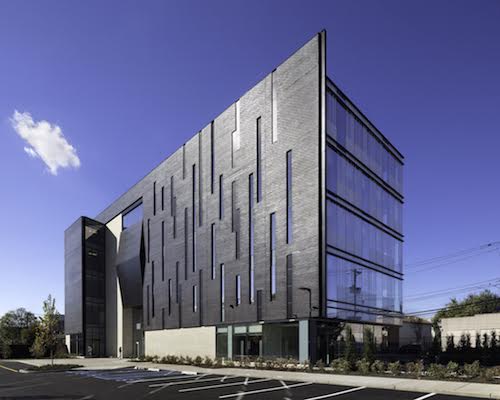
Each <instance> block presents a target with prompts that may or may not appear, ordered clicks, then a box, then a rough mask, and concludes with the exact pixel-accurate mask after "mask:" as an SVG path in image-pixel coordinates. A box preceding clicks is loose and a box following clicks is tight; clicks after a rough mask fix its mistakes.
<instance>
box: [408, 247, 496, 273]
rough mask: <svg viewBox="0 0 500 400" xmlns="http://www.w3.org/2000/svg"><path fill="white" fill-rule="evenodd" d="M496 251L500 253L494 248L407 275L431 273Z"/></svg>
mask: <svg viewBox="0 0 500 400" xmlns="http://www.w3.org/2000/svg"><path fill="white" fill-rule="evenodd" d="M495 251H498V248H493V249H489V250H483V251H481V252H479V253H476V254H470V255H467V256H463V257H461V258H458V259H455V260H449V261H446V262H443V263H441V264H437V265H431V266H429V267H424V268H421V269H418V270H415V271H410V272H408V273H407V274H408V275H412V274H416V273H419V272H425V271H430V270H433V269H437V268H442V267H446V266H448V265H451V264H456V263H458V262H461V261H465V260H469V259H471V258H474V257H477V256H481V255H484V254H488V253H492V252H495Z"/></svg>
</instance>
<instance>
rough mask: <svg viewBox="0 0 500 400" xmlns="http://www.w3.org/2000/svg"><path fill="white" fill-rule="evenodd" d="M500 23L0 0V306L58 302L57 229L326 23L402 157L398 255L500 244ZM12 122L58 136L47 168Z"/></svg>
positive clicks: (445, 14) (411, 285)
mask: <svg viewBox="0 0 500 400" xmlns="http://www.w3.org/2000/svg"><path fill="white" fill-rule="evenodd" d="M499 20H500V2H498V1H493V0H491V1H488V0H483V1H481V2H477V1H472V0H471V1H459V0H453V1H444V0H439V1H413V2H411V1H405V2H401V1H385V0H384V1H372V0H367V1H290V0H287V1H277V0H275V1H269V0H266V1H263V0H254V1H246V2H243V1H229V0H228V1H210V2H208V1H196V2H194V1H185V0H183V1H176V2H174V1H144V2H139V1H115V2H111V1H108V2H101V1H86V2H61V1H36V2H28V1H2V3H1V5H0V94H1V95H0V167H1V168H0V182H1V186H0V187H1V189H0V190H1V194H2V196H1V202H0V204H1V207H0V216H1V219H2V226H3V228H2V229H1V230H0V250H1V251H0V252H1V257H0V314H2V313H3V312H5V311H7V310H9V309H13V308H16V307H19V306H24V307H27V308H29V309H31V310H33V311H35V312H40V310H41V302H42V300H43V299H44V298H45V297H46V296H47V295H48V294H49V293H52V294H53V295H54V296H55V297H56V299H57V301H58V305H59V308H60V309H61V310H62V309H63V307H64V257H63V255H64V242H63V238H64V236H63V232H64V229H65V228H66V227H68V226H69V225H70V224H71V222H72V221H73V220H75V219H76V218H77V217H78V216H79V215H87V216H91V217H92V216H95V215H96V214H97V213H98V212H99V211H101V210H102V209H103V208H104V206H106V205H107V204H109V203H110V202H111V201H113V200H114V199H115V198H116V197H117V196H118V195H120V194H121V193H123V192H124V191H125V190H127V189H128V188H129V187H130V186H131V185H132V184H134V183H135V182H136V181H138V180H139V179H140V178H141V177H142V176H144V175H145V174H146V173H147V172H148V171H149V170H151V169H152V168H153V167H154V166H155V165H157V164H158V163H159V162H160V161H161V160H163V159H164V158H165V157H166V156H167V155H169V154H170V153H171V152H172V151H173V150H175V149H176V148H177V147H178V146H180V145H181V144H182V143H183V142H185V141H186V140H187V139H188V138H189V137H191V136H192V135H193V134H194V133H195V132H196V131H198V130H199V129H200V128H201V127H203V126H204V125H206V124H207V123H208V122H209V121H210V120H211V119H213V118H214V117H215V116H216V115H217V114H219V113H220V112H221V111H222V110H223V109H224V108H226V107H227V106H228V105H229V104H230V103H231V102H233V101H234V100H235V99H237V98H238V97H239V96H240V95H241V94H242V93H243V92H244V91H246V90H247V89H249V88H250V87H251V86H253V84H255V83H256V82H257V81H259V80H260V79H261V78H263V77H264V76H265V75H266V74H267V73H269V72H270V71H271V70H272V69H273V68H274V67H275V66H276V65H278V64H279V63H280V62H281V61H283V60H284V59H285V58H286V57H287V56H288V55H289V54H291V53H292V52H293V51H294V50H295V49H297V48H298V47H299V46H300V45H302V44H303V43H304V42H305V41H306V40H308V39H309V38H310V37H311V36H312V35H313V34H314V33H316V32H318V31H320V30H321V29H323V28H324V29H326V30H327V33H328V73H329V76H330V77H331V78H332V79H333V80H334V81H335V82H336V83H337V84H338V85H339V86H340V87H341V88H342V89H343V90H344V91H345V92H346V93H347V94H348V95H349V96H350V97H351V98H352V100H353V101H354V102H355V103H356V104H357V105H358V106H359V107H360V108H361V109H362V110H363V111H364V113H365V114H366V115H367V116H368V117H369V118H370V119H371V120H372V121H373V122H374V123H375V125H377V127H378V128H379V129H380V130H381V131H382V132H384V134H385V135H386V136H387V137H388V138H389V139H390V140H391V141H392V142H393V143H394V144H395V145H396V146H397V147H398V148H399V149H400V150H401V151H402V153H403V154H404V155H405V156H406V170H405V197H406V205H405V212H404V230H405V235H406V243H405V255H404V256H405V261H406V262H408V263H411V262H414V261H418V260H421V259H426V258H429V257H434V256H440V255H443V254H447V253H451V252H454V251H456V250H460V249H464V248H470V247H475V246H478V245H481V244H483V243H487V242H491V241H496V240H500V229H499V227H500V213H499V207H498V205H499V204H500V185H499V179H498V171H499V170H500V157H499V156H498V152H499V148H500V128H499V127H500V109H499V106H500V75H499V71H500V24H499V23H498V21H499ZM15 110H17V111H18V112H19V114H18V115H17V117H16V118H14V112H15ZM26 113H29V114H30V115H31V117H30V115H29V114H26ZM13 118H14V119H15V120H16V121H17V122H16V123H18V124H21V125H20V128H19V130H20V131H22V130H23V127H24V128H26V127H30V126H31V127H35V128H36V129H40V130H42V131H43V132H45V133H47V134H49V133H52V134H53V133H54V130H56V129H57V126H58V127H60V129H61V135H59V136H58V135H57V132H56V135H51V137H53V138H54V137H56V143H55V144H56V147H57V148H58V149H59V150H58V152H56V154H53V153H50V152H46V153H43V157H42V158H44V159H46V160H50V162H51V163H52V164H50V165H49V166H47V165H45V164H44V162H43V160H42V158H41V157H40V156H38V157H32V155H33V152H32V151H30V149H29V148H30V146H29V145H28V144H27V143H26V141H25V140H23V139H22V138H21V137H20V136H19V135H18V134H16V131H15V130H14V129H13V127H12V124H13V121H12V120H13ZM30 118H32V119H33V121H31V119H30ZM41 120H44V121H48V123H47V124H45V125H43V124H42V125H36V124H37V122H38V121H41ZM62 135H63V136H62ZM27 139H28V140H29V139H30V138H29V137H27ZM68 146H72V148H70V147H68ZM25 147H26V149H25ZM29 153H31V154H32V155H31V156H30V154H29ZM64 165H66V167H65V166H64ZM49 167H50V168H49ZM54 173H56V175H55V174H54ZM499 265H500V257H499V254H498V252H491V253H488V254H486V255H484V256H481V257H477V258H472V259H469V260H465V261H463V262H461V263H456V264H451V265H449V266H446V267H443V268H439V269H435V270H433V271H429V272H427V273H425V272H424V273H417V274H412V275H411V274H408V275H407V277H406V281H405V286H404V290H405V293H406V294H415V293H421V292H428V291H431V290H438V289H445V288H449V287H454V286H461V285H465V284H468V283H471V282H478V281H483V280H486V279H491V278H494V277H498V276H500V273H499V271H500V268H499ZM444 300H446V298H439V299H436V298H433V299H430V300H428V301H426V302H421V303H418V304H417V303H415V304H413V303H408V304H406V305H405V306H406V309H408V310H416V309H425V308H432V307H435V306H439V305H441V304H442V303H443V301H444Z"/></svg>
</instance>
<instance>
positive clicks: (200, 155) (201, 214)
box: [198, 132, 203, 226]
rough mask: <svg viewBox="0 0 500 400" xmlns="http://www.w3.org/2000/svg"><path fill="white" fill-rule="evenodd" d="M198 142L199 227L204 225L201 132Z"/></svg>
mask: <svg viewBox="0 0 500 400" xmlns="http://www.w3.org/2000/svg"><path fill="white" fill-rule="evenodd" d="M198 137H199V140H198V226H202V225H203V186H202V183H203V170H202V166H203V158H202V154H203V148H202V147H203V146H202V139H201V138H202V136H201V132H200V134H199V136H198Z"/></svg>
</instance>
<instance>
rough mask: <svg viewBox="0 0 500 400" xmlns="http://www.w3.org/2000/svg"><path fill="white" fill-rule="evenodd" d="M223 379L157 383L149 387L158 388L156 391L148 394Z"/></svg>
mask: <svg viewBox="0 0 500 400" xmlns="http://www.w3.org/2000/svg"><path fill="white" fill-rule="evenodd" d="M234 378H236V376H233V377H228V379H234ZM219 379H221V378H220V376H219V377H217V378H207V379H200V380H196V379H193V380H191V381H180V382H168V383H156V384H154V385H149V387H150V388H154V387H155V388H156V389H155V390H152V391H151V392H149V393H148V394H149V395H152V394H155V393H158V392H159V391H160V390H163V389H165V388H167V387H170V386H175V385H188V384H190V383H199V382H210V381H217V380H219Z"/></svg>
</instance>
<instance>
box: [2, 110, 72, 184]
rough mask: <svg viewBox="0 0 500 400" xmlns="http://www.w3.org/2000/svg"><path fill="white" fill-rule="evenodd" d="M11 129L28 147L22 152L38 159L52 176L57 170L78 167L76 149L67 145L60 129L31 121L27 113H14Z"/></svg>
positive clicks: (53, 125)
mask: <svg viewBox="0 0 500 400" xmlns="http://www.w3.org/2000/svg"><path fill="white" fill-rule="evenodd" d="M10 123H11V124H12V127H13V128H14V130H15V131H16V133H17V134H18V135H19V136H21V137H22V138H23V139H24V140H25V141H26V143H27V144H28V145H29V146H26V147H24V151H25V152H26V153H27V154H28V155H29V156H30V157H33V158H36V157H40V158H41V159H42V160H43V162H44V163H45V164H46V165H47V168H48V169H49V172H50V173H51V174H52V175H57V170H58V169H59V168H67V167H74V168H78V167H79V166H80V159H79V158H78V156H77V154H76V149H75V148H74V147H73V146H72V145H70V144H69V143H68V141H67V140H66V138H65V137H64V135H63V132H62V130H61V127H60V126H58V125H56V124H51V123H50V122H48V121H45V120H42V121H33V118H32V117H31V114H30V113H28V112H23V113H20V112H18V111H17V110H16V111H14V114H12V117H11V119H10Z"/></svg>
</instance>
